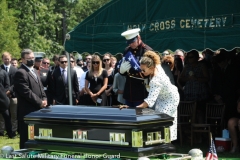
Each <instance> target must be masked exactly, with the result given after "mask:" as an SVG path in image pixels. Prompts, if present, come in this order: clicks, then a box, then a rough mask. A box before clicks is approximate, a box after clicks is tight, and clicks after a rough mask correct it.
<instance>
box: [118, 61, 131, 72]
mask: <svg viewBox="0 0 240 160" xmlns="http://www.w3.org/2000/svg"><path fill="white" fill-rule="evenodd" d="M130 68H131V64H130V63H129V62H128V61H123V62H122V64H121V66H120V73H121V74H124V73H125V72H126V71H129V69H130Z"/></svg>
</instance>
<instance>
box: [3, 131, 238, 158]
mask: <svg viewBox="0 0 240 160" xmlns="http://www.w3.org/2000/svg"><path fill="white" fill-rule="evenodd" d="M173 144H174V145H175V146H176V148H177V153H183V154H187V153H188V152H189V151H190V150H191V149H193V148H198V149H200V150H201V151H202V152H203V156H204V157H205V156H206V153H207V151H208V149H209V145H208V143H201V144H194V146H193V147H191V146H190V143H189V142H184V144H183V146H181V145H180V144H179V143H178V142H174V143H173ZM6 145H8V146H12V147H13V148H14V150H18V149H19V135H18V136H16V138H14V139H8V138H7V137H6V136H5V137H0V148H2V147H3V146H6ZM217 154H218V157H219V159H220V160H237V159H239V160H240V152H238V153H234V154H231V153H229V151H228V152H222V153H217Z"/></svg>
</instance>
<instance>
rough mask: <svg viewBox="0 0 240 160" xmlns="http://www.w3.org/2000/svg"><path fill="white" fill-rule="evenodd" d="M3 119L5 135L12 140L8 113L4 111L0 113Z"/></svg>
mask: <svg viewBox="0 0 240 160" xmlns="http://www.w3.org/2000/svg"><path fill="white" fill-rule="evenodd" d="M1 114H2V116H3V119H4V121H5V128H6V130H7V134H8V137H9V138H12V123H11V117H10V114H9V111H8V110H6V111H5V112H1Z"/></svg>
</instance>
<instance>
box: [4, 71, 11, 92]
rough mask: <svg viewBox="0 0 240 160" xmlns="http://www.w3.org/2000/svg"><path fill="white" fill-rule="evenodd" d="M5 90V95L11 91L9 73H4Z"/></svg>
mask: <svg viewBox="0 0 240 160" xmlns="http://www.w3.org/2000/svg"><path fill="white" fill-rule="evenodd" d="M3 87H4V90H5V93H6V92H7V91H9V89H10V80H9V76H8V74H7V72H5V71H4V86H3Z"/></svg>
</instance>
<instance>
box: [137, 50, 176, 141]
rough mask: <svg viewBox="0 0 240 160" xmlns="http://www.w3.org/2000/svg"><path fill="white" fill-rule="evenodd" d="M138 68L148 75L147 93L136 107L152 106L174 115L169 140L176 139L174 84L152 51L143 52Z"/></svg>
mask: <svg viewBox="0 0 240 160" xmlns="http://www.w3.org/2000/svg"><path fill="white" fill-rule="evenodd" d="M140 68H141V70H142V73H143V74H144V76H149V77H150V82H149V85H146V86H147V87H149V95H148V97H147V98H146V99H144V102H143V103H142V104H140V105H138V106H137V108H146V107H149V108H152V107H155V110H156V111H159V112H162V113H165V114H167V115H169V116H171V117H174V121H173V125H172V126H170V131H171V141H173V140H176V139H177V107H178V104H179V93H178V89H177V87H176V86H174V85H172V83H171V82H170V79H169V78H168V76H167V75H166V74H165V72H164V70H163V69H162V67H161V64H160V57H159V56H158V55H157V54H156V53H155V52H153V51H147V52H145V53H144V55H143V57H142V59H141V60H140Z"/></svg>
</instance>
